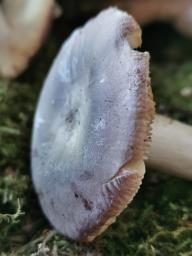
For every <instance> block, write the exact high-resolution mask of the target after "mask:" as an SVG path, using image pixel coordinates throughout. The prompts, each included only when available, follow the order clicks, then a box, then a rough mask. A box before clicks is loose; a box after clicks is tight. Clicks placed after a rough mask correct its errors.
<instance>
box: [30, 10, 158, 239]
mask: <svg viewBox="0 0 192 256" xmlns="http://www.w3.org/2000/svg"><path fill="white" fill-rule="evenodd" d="M140 44H141V30H140V28H139V26H138V24H137V23H136V21H135V20H134V19H133V18H132V17H131V16H129V15H128V14H127V13H125V12H122V11H120V10H118V9H116V8H109V9H107V10H105V11H102V12H101V13H100V14H99V15H98V16H97V17H96V18H94V19H92V20H90V21H89V22H87V23H86V24H85V26H84V27H83V28H80V29H77V30H75V31H74V32H73V34H72V35H71V37H70V38H69V39H68V40H67V41H66V42H65V44H64V45H63V47H62V49H61V51H60V53H59V55H58V56H57V58H56V60H55V61H54V64H53V66H52V68H51V71H50V73H49V75H48V77H47V79H46V82H45V85H44V88H43V91H42V94H41V97H40V101H39V104H38V108H37V112H36V117H35V122H34V130H33V143H32V176H33V182H34V185H35V189H36V191H37V193H38V196H39V200H40V203H41V206H42V208H43V211H44V213H45V215H46V216H47V217H48V219H49V220H50V222H51V223H52V225H53V226H54V227H55V228H56V229H57V230H58V231H60V232H61V233H63V234H64V235H65V236H67V237H69V238H71V239H73V240H78V241H91V240H93V239H94V238H95V237H96V236H97V235H98V234H100V233H101V232H102V231H104V230H105V229H106V228H107V227H108V226H109V225H110V224H111V223H112V222H114V221H115V218H116V216H117V215H119V214H120V212H121V211H122V210H123V209H124V208H125V207H126V206H127V204H128V203H129V202H130V201H131V200H132V199H133V197H134V195H135V194H136V192H137V191H138V189H139V186H140V184H141V182H142V178H143V176H144V172H145V166H144V162H143V159H144V158H145V156H146V154H147V151H148V146H149V141H150V139H149V137H150V124H151V122H152V119H153V117H154V103H153V99H152V93H151V87H150V78H149V54H148V53H147V52H144V53H142V52H138V51H135V50H133V48H137V47H139V46H140Z"/></svg>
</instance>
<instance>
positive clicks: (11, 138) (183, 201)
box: [0, 19, 192, 256]
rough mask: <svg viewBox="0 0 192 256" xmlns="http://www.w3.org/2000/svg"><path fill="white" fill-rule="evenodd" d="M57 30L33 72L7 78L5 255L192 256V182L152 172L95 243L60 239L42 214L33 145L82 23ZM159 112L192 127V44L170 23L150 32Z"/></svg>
mask: <svg viewBox="0 0 192 256" xmlns="http://www.w3.org/2000/svg"><path fill="white" fill-rule="evenodd" d="M62 22H63V21H62V19H60V20H58V21H56V22H55V23H54V25H53V28H52V31H51V33H50V35H49V38H48V39H47V40H46V42H45V45H44V46H43V48H42V49H41V51H40V52H39V53H38V54H37V56H36V57H35V58H34V59H33V61H32V62H31V64H30V67H29V69H28V70H27V71H26V72H25V73H24V74H23V75H22V76H21V77H19V78H18V79H15V80H12V81H8V80H3V79H0V256H8V255H9V256H11V255H26V256H27V255H33V256H35V255H36V256H40V255H55V256H56V255H70V256H73V255H74V256H75V255H92V256H93V255H95V256H96V255H109V256H117V255H118V256H121V255H122V256H124V255H127V256H192V183H191V182H190V181H186V180H183V179H181V178H175V177H171V176H167V175H165V174H162V173H159V172H156V170H147V174H146V176H145V178H144V181H143V185H142V187H141V189H140V191H139V192H138V194H137V195H136V197H135V198H134V200H133V202H132V203H131V204H130V205H129V207H128V208H127V209H126V210H125V211H124V212H123V213H122V214H121V215H120V216H119V217H118V219H117V221H116V222H115V223H114V224H113V225H112V226H111V227H110V228H109V229H108V230H107V231H105V232H104V233H103V234H102V235H101V236H100V237H98V238H97V239H96V240H95V241H94V242H93V243H92V244H90V245H88V246H87V245H84V244H78V243H74V242H71V241H68V240H65V239H64V237H63V236H61V235H59V234H56V233H55V232H54V231H53V230H52V228H51V227H50V225H49V224H48V222H47V220H46V219H45V217H44V215H43V214H42V211H41V209H40V207H39V204H38V200H37V197H36V194H35V193H34V190H33V186H32V182H31V174H30V140H31V131H32V122H33V116H34V111H35V107H36V103H37V100H38V96H39V92H40V90H41V88H42V84H43V80H44V79H45V77H46V74H47V72H48V70H49V67H50V64H51V63H52V61H53V59H54V57H55V55H56V53H57V52H58V49H59V47H60V46H61V43H62V42H63V41H64V40H65V39H66V37H67V36H68V35H69V34H70V32H71V31H72V29H73V28H74V27H75V26H77V25H79V24H80V23H81V22H80V23H79V22H77V23H74V24H73V25H72V26H71V24H70V25H69V24H62ZM143 42H144V43H143V47H142V50H148V51H150V53H151V77H152V88H153V92H154V96H155V100H156V102H157V111H158V112H160V113H163V114H167V115H169V116H172V117H174V118H176V119H178V120H181V121H183V122H186V123H189V124H192V93H191V94H190V93H189V94H188V95H185V94H184V93H183V91H186V88H187V90H188V91H190V90H192V38H191V39H190V38H186V37H184V36H182V35H180V34H179V33H178V32H176V31H174V30H173V28H171V27H169V26H168V25H166V24H154V25H150V26H148V27H146V28H144V33H143Z"/></svg>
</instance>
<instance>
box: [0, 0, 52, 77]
mask: <svg viewBox="0 0 192 256" xmlns="http://www.w3.org/2000/svg"><path fill="white" fill-rule="evenodd" d="M54 15H55V5H54V0H28V1H26V0H14V1H13V0H3V1H2V3H1V4H0V76H3V77H7V78H14V77H16V76H18V75H19V74H20V73H21V72H22V71H23V70H25V69H26V68H27V66H28V62H29V60H30V58H31V57H32V56H33V55H34V54H35V53H36V51H37V50H38V49H39V47H40V46H41V44H42V41H43V39H44V37H45V35H46V33H47V30H48V28H49V25H50V22H51V20H52V19H53V17H54Z"/></svg>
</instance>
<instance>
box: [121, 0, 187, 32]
mask: <svg viewBox="0 0 192 256" xmlns="http://www.w3.org/2000/svg"><path fill="white" fill-rule="evenodd" d="M119 5H120V7H121V8H124V9H127V10H129V12H130V13H131V15H133V17H134V18H135V19H136V20H137V22H138V23H139V24H146V23H149V22H151V21H156V20H158V21H166V22H170V23H172V24H173V25H174V26H175V27H176V28H177V29H179V30H180V32H182V33H184V34H186V35H189V36H192V1H191V0H182V1H181V0H137V1H135V0H129V1H128V2H125V1H121V2H119Z"/></svg>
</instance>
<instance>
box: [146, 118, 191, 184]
mask: <svg viewBox="0 0 192 256" xmlns="http://www.w3.org/2000/svg"><path fill="white" fill-rule="evenodd" d="M147 164H148V165H149V166H150V167H152V168H154V169H156V170H162V171H165V172H167V173H170V174H174V175H176V176H181V177H184V178H187V179H191V180H192V127H191V126H189V125H186V124H183V123H181V122H178V121H174V120H172V119H170V118H167V117H163V116H160V115H157V116H156V118H155V121H154V123H153V136H152V143H151V147H150V152H149V159H148V161H147Z"/></svg>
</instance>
